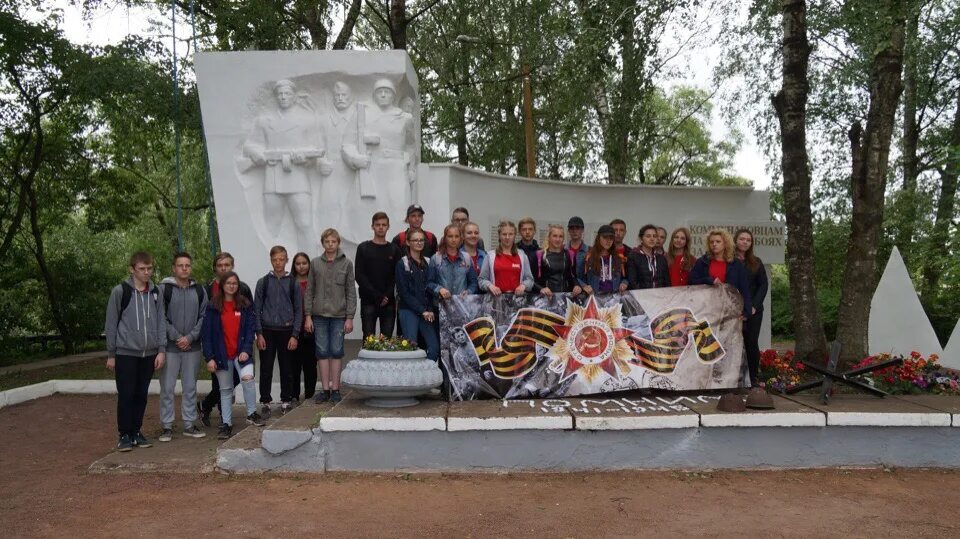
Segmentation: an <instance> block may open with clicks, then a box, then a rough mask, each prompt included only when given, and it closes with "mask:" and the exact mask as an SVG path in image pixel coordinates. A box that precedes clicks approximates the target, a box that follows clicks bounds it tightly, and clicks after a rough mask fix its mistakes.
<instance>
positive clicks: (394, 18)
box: [388, 0, 408, 50]
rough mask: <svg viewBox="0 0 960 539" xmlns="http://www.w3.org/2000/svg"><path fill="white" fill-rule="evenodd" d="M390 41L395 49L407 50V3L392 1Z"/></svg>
mask: <svg viewBox="0 0 960 539" xmlns="http://www.w3.org/2000/svg"><path fill="white" fill-rule="evenodd" d="M388 17H390V41H391V42H392V43H393V48H394V49H403V50H406V49H407V23H408V21H407V2H406V0H390V14H389V15H388Z"/></svg>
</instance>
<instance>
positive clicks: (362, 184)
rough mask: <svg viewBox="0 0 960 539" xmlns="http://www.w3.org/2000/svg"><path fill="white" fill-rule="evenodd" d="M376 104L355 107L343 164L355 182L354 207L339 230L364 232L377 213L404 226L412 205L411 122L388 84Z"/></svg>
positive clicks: (380, 86) (381, 85)
mask: <svg viewBox="0 0 960 539" xmlns="http://www.w3.org/2000/svg"><path fill="white" fill-rule="evenodd" d="M373 98H374V102H375V103H376V107H370V108H367V107H365V106H363V105H362V104H361V105H358V106H357V112H356V114H355V115H354V118H353V119H352V120H351V121H350V122H349V123H348V124H347V131H346V133H345V135H344V138H343V157H344V160H345V161H346V162H347V163H348V165H350V166H351V167H352V168H354V169H355V170H356V171H357V172H356V176H357V178H356V181H354V183H353V185H352V188H351V190H350V194H349V195H348V198H347V200H348V201H349V204H351V205H355V206H354V207H352V208H350V209H349V210H348V211H347V210H345V212H344V215H345V217H346V220H347V222H346V223H344V224H345V225H346V226H341V230H348V231H360V230H364V228H365V227H366V226H369V225H368V224H367V223H366V221H368V220H369V216H370V215H372V214H374V213H376V212H377V211H385V212H387V214H388V215H389V216H390V218H391V219H395V220H398V221H399V220H402V217H403V216H404V215H405V213H404V212H405V210H406V207H407V206H408V205H409V204H410V201H411V200H412V199H413V186H414V182H415V181H416V163H417V158H418V157H419V156H418V155H417V140H416V133H415V130H416V129H415V127H414V122H413V116H412V115H411V114H410V113H408V112H405V111H403V110H401V109H400V108H399V107H397V105H396V103H397V91H396V88H395V87H394V85H393V83H392V82H390V81H389V80H386V79H380V80H378V81H377V82H376V84H375V85H374V89H373Z"/></svg>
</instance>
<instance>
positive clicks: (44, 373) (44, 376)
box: [0, 359, 113, 391]
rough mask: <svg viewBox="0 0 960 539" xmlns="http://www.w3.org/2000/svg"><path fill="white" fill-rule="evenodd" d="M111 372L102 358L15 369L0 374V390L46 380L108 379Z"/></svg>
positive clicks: (111, 375) (111, 376)
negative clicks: (23, 369)
mask: <svg viewBox="0 0 960 539" xmlns="http://www.w3.org/2000/svg"><path fill="white" fill-rule="evenodd" d="M112 378H113V372H111V371H109V370H107V367H106V362H105V361H104V360H102V359H91V360H87V361H81V362H79V363H70V364H68V365H58V366H56V367H49V368H46V369H35V370H32V371H16V372H11V373H8V374H3V375H0V391H6V390H7V389H13V388H15V387H22V386H29V385H31V384H39V383H40V382H46V381H47V380H57V379H60V380H110V379H112Z"/></svg>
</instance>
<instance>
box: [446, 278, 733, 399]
mask: <svg viewBox="0 0 960 539" xmlns="http://www.w3.org/2000/svg"><path fill="white" fill-rule="evenodd" d="M742 308H743V300H742V298H741V297H740V294H739V293H738V292H737V290H736V289H734V288H733V287H731V286H729V285H723V286H706V285H701V286H688V287H672V288H656V289H650V290H632V291H629V292H627V293H624V294H603V295H594V296H586V295H581V296H579V297H572V296H570V295H569V294H554V295H553V296H552V297H545V296H542V295H538V294H527V295H522V296H515V295H512V294H503V295H501V296H499V297H494V296H492V295H489V294H485V295H467V296H460V297H454V298H451V299H449V300H446V301H443V302H442V303H441V305H440V360H441V361H443V364H444V366H445V367H446V370H447V373H448V374H449V377H450V387H451V398H453V399H456V400H472V399H478V398H491V397H492V398H503V399H529V398H553V397H564V396H573V395H590V394H596V393H609V392H612V391H624V390H630V389H640V388H656V389H663V390H673V391H689V390H703V389H723V388H735V387H737V385H738V382H739V380H740V372H741V367H742V364H743V335H742V333H741V328H742V322H741V321H740V314H741V310H742Z"/></svg>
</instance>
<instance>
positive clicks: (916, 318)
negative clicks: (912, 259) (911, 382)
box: [868, 247, 943, 356]
mask: <svg viewBox="0 0 960 539" xmlns="http://www.w3.org/2000/svg"><path fill="white" fill-rule="evenodd" d="M868 329H869V343H868V344H869V350H870V353H871V354H881V353H884V352H889V353H891V354H902V355H904V356H909V355H910V352H913V351H917V352H920V353H921V354H923V355H924V356H927V355H930V354H937V355H941V354H942V353H943V349H942V348H941V347H940V341H939V340H938V339H937V335H936V333H934V331H933V326H932V325H930V319H929V318H927V313H926V312H924V310H923V306H922V305H921V304H920V298H918V297H917V292H916V290H914V288H913V281H911V280H910V274H909V273H908V272H907V266H906V264H904V262H903V257H902V256H900V251H899V250H897V248H896V247H894V248H893V251H892V252H891V253H890V260H889V261H888V262H887V267H886V269H884V270H883V275H882V276H881V277H880V282H879V283H877V290H876V292H874V294H873V300H872V301H871V302H870V325H869V328H868Z"/></svg>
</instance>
